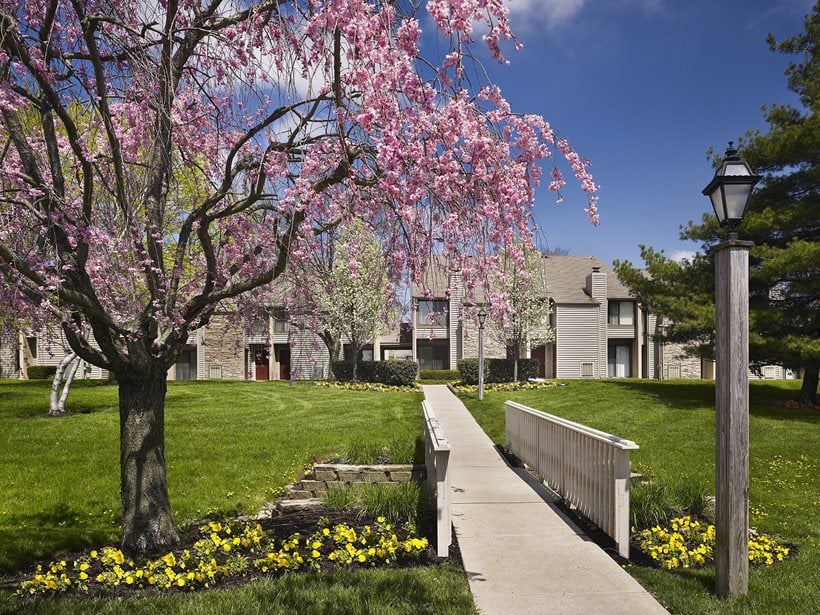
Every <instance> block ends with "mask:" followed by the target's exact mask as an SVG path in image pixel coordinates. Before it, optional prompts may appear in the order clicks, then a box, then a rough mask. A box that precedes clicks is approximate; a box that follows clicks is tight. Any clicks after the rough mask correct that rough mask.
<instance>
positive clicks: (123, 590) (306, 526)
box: [0, 507, 461, 599]
mask: <svg viewBox="0 0 820 615" xmlns="http://www.w3.org/2000/svg"><path fill="white" fill-rule="evenodd" d="M213 520H214V521H220V522H222V523H225V521H226V520H225V519H213ZM208 521H209V520H207V519H206V520H203V521H201V522H197V523H192V524H191V525H190V526H189V527H187V528H186V529H185V530H184V531H183V530H180V542H179V544H178V545H177V546H176V547H175V548H174V552H175V553H177V554H179V553H181V552H182V551H184V550H185V549H191V548H192V547H193V545H194V543H195V542H196V541H197V540H199V539H200V538H202V535H201V534H200V532H199V527H200V526H201V525H202V524H204V523H207V522H208ZM320 522H323V523H324V525H329V526H330V527H333V526H335V525H337V524H341V523H344V524H346V525H348V526H350V527H352V528H354V529H355V530H356V531H357V533H358V532H360V530H361V529H362V528H363V527H364V526H365V525H371V526H372V525H373V519H368V518H364V517H362V516H361V515H360V514H358V513H357V512H356V511H348V510H329V509H326V508H322V507H309V508H303V509H289V510H285V511H282V512H280V513H278V514H277V512H274V516H272V517H271V518H269V519H260V520H258V523H259V524H260V525H261V526H262V528H263V529H264V530H265V531H266V532H267V534H268V536H269V537H275V538H276V541H277V542H280V541H281V540H282V539H285V538H288V537H290V536H292V535H293V534H294V533H297V532H298V533H300V534H301V535H302V537H303V538H306V537H308V536H310V535H311V534H312V533H313V532H315V531H317V529H318V528H319V527H320ZM417 534H418V536H419V537H426V538H427V539H428V541H429V543H430V546H429V548H428V549H427V550H426V551H425V552H424V553H423V554H422V555H421V556H419V557H417V558H413V559H408V560H402V559H400V560H398V561H397V562H394V563H392V564H389V565H379V566H378V567H379V568H408V567H416V566H432V565H437V564H439V563H441V562H442V561H443V560H442V559H441V558H438V557H437V556H436V551H435V547H436V545H435V541H436V538H435V537H436V531H435V511H434V510H433V511H429V512H427V513H426V514H424V515H422V516H421V517H420V518H419V519H418V521H417ZM112 546H115V547H118V545H112ZM99 548H100V547H98V549H99ZM89 550H90V549H88V550H85V551H81V552H66V553H61V554H58V555H55V556H54V557H52V558H50V559H49V560H43V561H38V562H33V563H31V564H30V565H28V566H26V567H25V568H23V569H20V570H18V571H15V572H12V573H11V574H8V575H7V576H3V577H0V589H3V590H6V591H11V592H14V591H17V590H18V589H19V588H20V584H21V583H22V582H23V581H24V580H27V579H30V578H31V577H32V576H33V574H34V571H35V569H36V568H37V565H38V564H41V565H43V568H47V567H48V565H49V564H50V563H51V562H52V561H58V560H65V561H67V562H72V561H74V560H76V559H77V558H79V557H81V556H83V555H86V554H87V553H88V551H89ZM448 559H449V561H451V562H456V563H458V564H461V552H460V550H459V548H458V544H457V542H456V539H455V536H453V545H451V547H450V551H449V558H448ZM331 567H332V563H330V562H325V563H324V564H323V566H322V569H321V570H320V572H324V571H328V570H330V569H331ZM357 568H370V566H369V565H368V566H358V565H355V564H354V565H351V566H350V569H357ZM336 569H338V568H336ZM306 572H309V570H304V571H302V570H300V571H296V572H289V573H287V574H305V573H306ZM281 574H282V573H279V574H275V573H274V574H269V573H268V574H266V573H261V572H259V571H257V570H255V569H253V568H249V569H248V571H247V572H246V573H245V574H242V575H235V576H230V577H227V578H219V580H218V581H217V582H215V583H214V584H213V585H212V587H219V588H225V587H235V586H238V585H244V584H246V583H250V582H253V581H256V580H260V579H271V578H277V577H278V576H281ZM92 578H93V576H92ZM157 591H166V592H177V591H179V592H180V593H191V591H190V590H187V589H186V590H176V589H170V590H161V589H155V588H144V589H133V588H129V587H128V586H125V585H122V586H119V587H117V588H114V589H108V588H103V587H99V586H97V585H95V584H92V585H91V587H89V589H88V591H86V592H55V593H53V594H47V595H43V594H40V595H38V598H43V597H46V598H49V597H57V598H60V597H65V596H72V597H76V598H80V599H83V598H99V597H111V598H124V597H137V596H144V595H147V594H153V593H156V592H157ZM195 591H203V590H202V589H198V590H195ZM205 591H207V590H205ZM23 599H28V598H23Z"/></svg>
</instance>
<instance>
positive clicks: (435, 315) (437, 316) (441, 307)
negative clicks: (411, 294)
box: [419, 299, 447, 327]
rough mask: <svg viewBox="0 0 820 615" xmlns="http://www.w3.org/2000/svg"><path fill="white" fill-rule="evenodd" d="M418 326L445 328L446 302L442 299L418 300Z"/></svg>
mask: <svg viewBox="0 0 820 615" xmlns="http://www.w3.org/2000/svg"><path fill="white" fill-rule="evenodd" d="M419 325H433V326H436V327H446V326H447V301H446V300H444V299H425V300H419Z"/></svg>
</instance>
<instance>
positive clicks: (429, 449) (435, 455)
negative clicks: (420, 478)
mask: <svg viewBox="0 0 820 615" xmlns="http://www.w3.org/2000/svg"><path fill="white" fill-rule="evenodd" d="M421 407H422V411H423V412H424V465H425V468H426V470H427V487H428V489H429V491H430V493H431V494H432V495H433V497H435V499H436V539H437V543H438V549H437V551H436V554H437V555H438V556H439V557H447V555H448V553H449V550H450V543H451V542H452V541H453V525H452V520H451V518H450V474H449V472H448V471H447V466H448V465H449V463H450V450H451V448H450V443H449V442H448V441H447V438H445V437H444V432H443V431H442V429H441V425H439V423H438V419H437V418H436V417H435V415H434V414H433V411H432V409H431V408H430V404H428V403H427V401H423V402H421Z"/></svg>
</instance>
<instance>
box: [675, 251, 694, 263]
mask: <svg viewBox="0 0 820 615" xmlns="http://www.w3.org/2000/svg"><path fill="white" fill-rule="evenodd" d="M695 254H696V251H695V250H673V251H672V252H670V254H669V258H670V259H671V260H673V261H677V262H681V261H682V260H683V259H687V260H692V258H693V257H694V256H695Z"/></svg>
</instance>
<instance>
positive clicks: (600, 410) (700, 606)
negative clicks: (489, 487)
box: [463, 380, 820, 615]
mask: <svg viewBox="0 0 820 615" xmlns="http://www.w3.org/2000/svg"><path fill="white" fill-rule="evenodd" d="M566 385H567V386H564V387H557V388H553V389H546V390H540V391H528V392H516V393H509V392H499V393H486V394H485V396H484V400H483V401H482V402H479V401H478V400H477V398H476V395H475V394H473V395H468V396H464V397H463V399H464V401H465V403H466V404H467V406H468V408H470V410H471V411H472V412H473V414H474V416H475V417H476V419H477V420H478V422H479V423H480V424H481V425H482V427H483V428H484V430H485V431H486V432H487V433H488V434H489V435H490V437H491V438H492V439H493V440H494V441H495V442H496V443H498V444H502V445H503V444H504V411H503V403H504V400H506V399H513V400H515V401H518V402H520V403H523V404H526V405H528V406H531V407H533V408H537V409H539V410H542V411H544V412H549V413H550V414H556V415H558V416H562V417H565V418H568V419H571V420H573V421H577V422H581V423H584V424H586V425H589V426H591V427H594V428H596V429H601V430H604V431H608V432H610V433H614V434H616V435H618V436H621V437H624V438H628V439H630V440H634V441H635V442H637V443H638V444H639V445H640V447H641V448H640V450H638V451H634V452H633V454H632V463H633V471H637V472H641V473H643V474H645V475H647V476H649V477H652V478H653V479H654V480H656V481H668V482H675V483H680V482H686V481H701V482H703V483H705V484H706V485H707V486H708V488H709V489H710V490H711V491H710V492H711V493H714V482H715V478H714V463H715V432H714V424H715V422H714V383H712V382H704V381H680V380H679V381H671V382H656V381H645V380H609V381H578V380H574V381H567V382H566ZM799 385H800V383H799V382H795V381H777V382H771V381H768V382H763V381H756V382H751V383H750V387H751V389H750V395H751V407H750V436H749V439H750V471H751V484H750V502H751V504H750V507H751V524H752V526H753V527H756V528H757V529H759V530H761V531H763V532H767V533H775V534H779V535H780V536H781V537H782V538H783V540H785V541H786V542H789V543H793V544H796V545H797V547H798V549H799V555H798V556H797V557H796V558H794V559H790V560H788V561H786V562H784V563H782V564H777V565H775V566H772V567H771V568H767V569H753V570H752V571H751V573H750V591H749V595H748V596H746V597H744V598H739V599H734V600H730V601H719V600H717V599H716V598H714V597H713V596H712V594H711V589H712V587H713V585H714V572H713V571H712V570H702V571H682V572H667V571H660V570H655V569H648V568H639V567H635V566H633V567H631V568H630V572H631V573H632V574H633V575H634V576H635V577H637V578H638V580H640V582H641V583H642V584H643V585H644V586H645V587H647V588H648V589H649V590H650V591H651V592H652V593H653V594H655V595H656V596H657V597H658V598H659V599H660V600H661V602H662V603H663V604H664V605H665V606H667V608H669V610H670V611H671V612H672V613H679V614H684V613H687V614H692V615H696V614H697V615H701V614H707V613H722V614H724V613H733V614H738V615H740V614H741V613H742V614H746V613H761V614H763V613H778V614H789V613H794V614H798V613H807V614H808V613H820V460H818V451H820V413H818V412H817V411H816V410H807V409H805V408H804V409H787V408H784V407H783V406H782V405H781V404H782V402H783V401H785V400H789V399H794V398H795V397H796V393H797V390H798V388H799Z"/></svg>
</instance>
